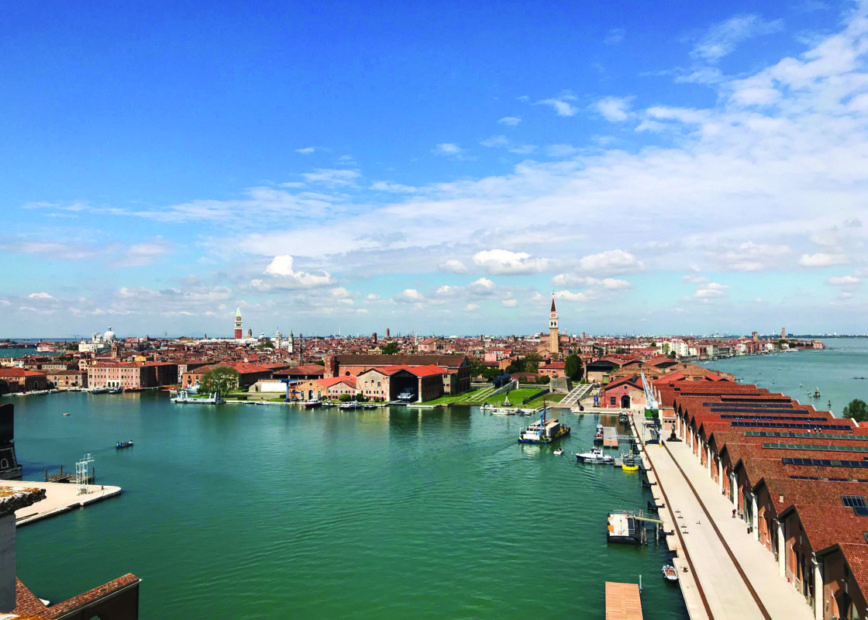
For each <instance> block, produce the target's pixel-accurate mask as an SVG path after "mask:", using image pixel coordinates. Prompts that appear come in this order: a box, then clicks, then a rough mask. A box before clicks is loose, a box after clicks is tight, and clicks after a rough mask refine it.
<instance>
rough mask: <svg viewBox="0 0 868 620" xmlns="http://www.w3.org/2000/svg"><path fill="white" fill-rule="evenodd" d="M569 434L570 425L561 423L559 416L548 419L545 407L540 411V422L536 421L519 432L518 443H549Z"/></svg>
mask: <svg viewBox="0 0 868 620" xmlns="http://www.w3.org/2000/svg"><path fill="white" fill-rule="evenodd" d="M569 434H570V427H569V426H565V425H564V424H561V423H560V422H558V420H557V418H552V419H549V420H547V419H546V412H545V409H543V411H542V413H540V417H539V422H534V423H533V424H531V425H530V426H527V427H525V428H524V429H523V430H522V431H521V433H519V436H518V443H545V444H549V443H551V442H553V441H555V440H556V439H560V438H561V437H566V436H567V435H569Z"/></svg>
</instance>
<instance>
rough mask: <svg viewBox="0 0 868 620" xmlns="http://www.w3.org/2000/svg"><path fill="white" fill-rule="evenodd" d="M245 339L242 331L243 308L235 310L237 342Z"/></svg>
mask: <svg viewBox="0 0 868 620" xmlns="http://www.w3.org/2000/svg"><path fill="white" fill-rule="evenodd" d="M242 338H244V331H243V330H242V329H241V307H240V306H239V307H238V308H235V340H241V339H242Z"/></svg>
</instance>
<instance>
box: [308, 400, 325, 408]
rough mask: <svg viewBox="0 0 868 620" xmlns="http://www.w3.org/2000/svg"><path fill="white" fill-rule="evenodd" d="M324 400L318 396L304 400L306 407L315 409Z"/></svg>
mask: <svg viewBox="0 0 868 620" xmlns="http://www.w3.org/2000/svg"><path fill="white" fill-rule="evenodd" d="M321 406H322V402H321V401H320V399H318V398H311V399H309V400H306V401H304V408H305V409H315V408H317V407H321Z"/></svg>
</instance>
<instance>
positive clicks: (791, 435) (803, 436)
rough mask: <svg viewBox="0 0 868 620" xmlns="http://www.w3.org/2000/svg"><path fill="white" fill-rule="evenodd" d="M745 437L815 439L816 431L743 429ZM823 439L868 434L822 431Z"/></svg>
mask: <svg viewBox="0 0 868 620" xmlns="http://www.w3.org/2000/svg"><path fill="white" fill-rule="evenodd" d="M744 436H745V437H778V438H780V439H816V433H787V432H781V431H745V433H744ZM823 439H842V440H846V441H868V435H852V434H851V435H836V434H834V433H826V432H824V433H823Z"/></svg>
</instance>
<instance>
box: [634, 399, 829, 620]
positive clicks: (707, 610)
mask: <svg viewBox="0 0 868 620" xmlns="http://www.w3.org/2000/svg"><path fill="white" fill-rule="evenodd" d="M644 423H645V416H644V414H643V413H636V414H635V415H634V417H633V430H634V433H635V434H636V437H637V438H638V439H639V440H640V441H641V439H642V431H640V430H639V429H640V428H642V425H643V424H644ZM663 436H664V437H665V436H666V433H665V432H664V433H663ZM689 451H690V449H689V448H688V447H687V446H685V445H684V444H682V443H680V442H673V443H671V444H669V443H666V444H657V443H653V444H651V443H649V444H648V445H646V446H644V447H643V448H642V463H643V466H644V467H646V468H647V470H648V471H647V472H646V473H647V476H648V478H649V481H651V483H652V486H651V487H650V489H651V492H652V494H653V496H654V501H655V503H656V504H658V505H661V504H662V505H663V506H661V508H660V509H659V517H660V519H661V521H662V522H663V528H664V530H665V531H667V532H672V534H673V535H671V536H667V537H666V540H667V544H668V545H669V548H670V550H671V551H675V552H676V553H677V554H678V555H677V557H676V558H674V560H673V564H674V566H675V568H676V570H677V571H678V583H679V585H680V587H681V592H682V594H683V596H684V602H685V604H686V606H687V611H688V614H689V615H690V618H691V619H694V620H695V619H703V618H767V619H771V618H788V619H791V620H813V618H814V614H813V610H812V609H811V608H810V607H809V606H808V605H807V604H806V603H805V599H804V598H803V597H801V596H800V595H799V594H798V593H797V592H796V590H794V589H793V588H792V587H791V586H790V585H789V584H787V582H786V580H785V579H784V578H782V577H780V576H779V572H778V565H777V563H776V562H775V560H774V558H773V557H772V556H771V554H769V553H768V552H767V551H766V550H765V549H763V548H762V547H761V546H760V545H759V544H758V543H757V542H756V541H754V539H753V537H752V536H751V535H750V534H749V533H747V531H746V528H745V526H744V522H743V521H740V520H737V519H733V518H732V504H730V503H729V501H728V500H727V499H726V498H725V497H724V496H722V495H721V493H720V490H719V489H718V488H717V485H716V484H715V483H714V482H713V481H712V480H711V479H710V478H709V477H708V476H707V475H705V473H704V470H703V469H702V466H700V465H699V464H698V462H697V461H696V460H695V459H693V458H691V457H690V452H689Z"/></svg>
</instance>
